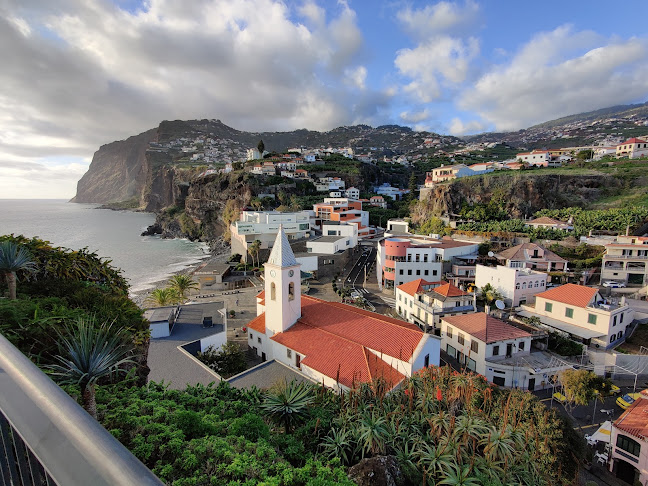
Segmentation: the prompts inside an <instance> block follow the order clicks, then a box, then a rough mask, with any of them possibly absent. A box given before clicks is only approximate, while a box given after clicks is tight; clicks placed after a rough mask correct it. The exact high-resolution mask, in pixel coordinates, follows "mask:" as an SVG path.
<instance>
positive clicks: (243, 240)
mask: <svg viewBox="0 0 648 486" xmlns="http://www.w3.org/2000/svg"><path fill="white" fill-rule="evenodd" d="M312 218H313V212H312V211H299V212H294V213H280V212H278V211H241V215H240V217H239V220H238V221H234V222H233V223H232V224H231V225H230V233H231V235H232V240H231V245H232V250H231V252H232V255H234V254H235V253H240V254H241V255H242V256H243V259H244V260H245V261H247V258H248V247H249V245H250V244H252V243H254V241H256V240H259V241H260V242H261V249H267V248H272V244H273V243H274V241H275V238H276V237H277V232H278V231H279V225H283V229H284V232H285V233H286V236H287V237H288V239H289V240H298V239H301V238H306V237H308V236H309V235H310V229H311V219H312Z"/></svg>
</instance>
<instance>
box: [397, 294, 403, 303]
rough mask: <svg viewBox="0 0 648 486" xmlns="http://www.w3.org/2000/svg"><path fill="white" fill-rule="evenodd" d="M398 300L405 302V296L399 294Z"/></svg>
mask: <svg viewBox="0 0 648 486" xmlns="http://www.w3.org/2000/svg"><path fill="white" fill-rule="evenodd" d="M398 300H399V302H400V301H402V300H403V294H398Z"/></svg>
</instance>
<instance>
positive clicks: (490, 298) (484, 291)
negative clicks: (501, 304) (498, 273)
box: [480, 284, 503, 307]
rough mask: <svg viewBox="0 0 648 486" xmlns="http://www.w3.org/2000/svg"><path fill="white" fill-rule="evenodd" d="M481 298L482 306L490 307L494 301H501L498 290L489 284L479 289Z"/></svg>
mask: <svg viewBox="0 0 648 486" xmlns="http://www.w3.org/2000/svg"><path fill="white" fill-rule="evenodd" d="M480 291H481V296H482V299H484V304H486V305H487V306H489V307H490V306H491V305H492V304H493V302H495V301H496V300H502V298H503V297H502V294H501V292H500V291H499V290H497V289H496V288H495V287H493V286H492V285H491V284H486V285H484V286H483V287H482V288H481V289H480Z"/></svg>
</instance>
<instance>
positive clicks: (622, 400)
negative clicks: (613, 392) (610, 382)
mask: <svg viewBox="0 0 648 486" xmlns="http://www.w3.org/2000/svg"><path fill="white" fill-rule="evenodd" d="M639 397H641V393H628V394H627V395H623V396H622V397H619V398H617V399H616V404H617V405H618V406H619V407H621V408H622V409H623V410H626V409H627V408H628V407H629V406H630V405H632V404H633V403H634V401H635V400H637V399H638V398H639Z"/></svg>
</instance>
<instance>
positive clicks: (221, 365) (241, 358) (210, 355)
mask: <svg viewBox="0 0 648 486" xmlns="http://www.w3.org/2000/svg"><path fill="white" fill-rule="evenodd" d="M196 357H197V358H198V359H199V360H200V361H202V362H203V363H205V364H206V365H207V366H209V367H210V368H211V369H213V370H214V371H215V372H216V373H218V374H219V375H221V376H225V377H227V376H233V375H235V374H237V373H241V372H242V371H245V369H246V368H247V360H246V359H245V353H244V352H243V350H242V349H241V346H239V345H238V344H237V343H235V342H232V341H229V342H227V343H225V344H223V345H222V346H221V348H220V350H219V351H216V350H215V349H214V347H213V346H209V347H208V348H207V349H205V351H204V352H202V353H201V352H198V354H197V356H196Z"/></svg>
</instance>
